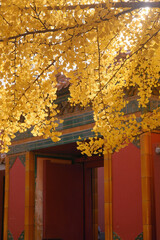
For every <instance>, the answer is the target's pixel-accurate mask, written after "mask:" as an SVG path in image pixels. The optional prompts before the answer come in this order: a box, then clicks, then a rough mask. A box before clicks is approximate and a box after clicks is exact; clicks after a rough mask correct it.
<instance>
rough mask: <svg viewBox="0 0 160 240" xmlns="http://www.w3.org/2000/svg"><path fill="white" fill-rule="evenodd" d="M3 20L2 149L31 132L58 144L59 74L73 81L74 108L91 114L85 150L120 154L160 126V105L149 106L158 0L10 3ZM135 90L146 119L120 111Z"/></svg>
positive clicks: (157, 65)
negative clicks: (92, 123)
mask: <svg viewBox="0 0 160 240" xmlns="http://www.w3.org/2000/svg"><path fill="white" fill-rule="evenodd" d="M0 18H1V20H0V79H1V88H0V113H1V118H0V129H1V135H0V140H1V141H2V143H3V145H2V149H1V151H2V152H4V151H7V150H8V145H10V143H11V139H12V138H14V137H15V133H16V132H17V131H20V132H24V131H26V130H27V129H28V128H31V127H33V130H32V133H33V135H34V136H41V135H44V136H45V137H47V138H48V137H51V138H52V140H53V141H57V140H59V136H60V133H58V132H57V131H56V127H57V126H58V121H59V120H58V118H57V110H56V104H55V100H56V97H57V96H56V92H57V82H56V78H55V75H56V74H57V73H58V72H63V74H65V75H66V77H69V78H70V79H71V80H70V83H71V85H70V102H71V104H73V105H75V104H80V105H81V106H83V107H86V106H88V105H91V106H92V109H93V112H94V120H95V126H94V128H93V131H94V132H95V135H96V137H95V138H93V139H92V138H91V139H90V140H89V142H86V143H84V142H79V149H81V150H82V152H83V153H86V154H88V155H91V154H93V153H96V154H97V153H102V152H103V151H106V150H110V151H112V150H113V149H117V150H118V149H120V148H121V147H122V146H125V145H126V144H128V143H129V142H130V141H133V140H134V138H135V137H136V136H138V135H140V134H141V133H143V132H145V131H151V130H152V129H156V128H157V127H159V116H160V113H159V108H157V109H155V111H153V112H149V111H147V105H148V103H149V99H150V98H151V95H152V91H153V88H158V87H159V72H160V54H159V52H160V44H159V41H160V2H158V1H153V2H149V3H147V2H130V1H128V2H127V1H126V2H110V1H109V2H104V1H102V0H99V1H91V0H90V1H89V0H88V1H87V0H79V1H77V0H72V1H67V0H61V1H59V0H52V1H51V0H43V1H42V0H23V1H21V0H7V1H2V2H1V6H0ZM131 87H135V88H136V89H137V96H138V97H137V101H138V103H139V107H140V110H143V111H141V113H140V116H139V117H141V121H137V119H136V116H135V115H134V114H131V115H130V116H125V115H124V113H123V111H122V109H123V108H124V107H125V106H126V105H127V102H128V99H127V98H126V91H125V90H126V89H130V88H131ZM124 89H125V90H124ZM145 109H146V110H145ZM99 135H101V136H102V138H98V136H99ZM103 139H105V142H106V144H105V146H106V148H105V149H104V140H103Z"/></svg>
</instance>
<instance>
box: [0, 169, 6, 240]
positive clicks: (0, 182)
mask: <svg viewBox="0 0 160 240" xmlns="http://www.w3.org/2000/svg"><path fill="white" fill-rule="evenodd" d="M4 175H5V171H4V170H2V171H0V240H2V239H3V238H2V228H3V222H2V219H3V205H4V202H3V197H4V192H3V184H4Z"/></svg>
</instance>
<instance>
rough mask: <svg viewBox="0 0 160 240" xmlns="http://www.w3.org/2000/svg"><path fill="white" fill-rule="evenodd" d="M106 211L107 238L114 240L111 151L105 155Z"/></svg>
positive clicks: (106, 239) (107, 239)
mask: <svg viewBox="0 0 160 240" xmlns="http://www.w3.org/2000/svg"><path fill="white" fill-rule="evenodd" d="M104 211H105V215H104V216H105V240H112V239H113V233H112V157H111V153H107V154H105V155H104Z"/></svg>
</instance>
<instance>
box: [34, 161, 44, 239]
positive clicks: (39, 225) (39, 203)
mask: <svg viewBox="0 0 160 240" xmlns="http://www.w3.org/2000/svg"><path fill="white" fill-rule="evenodd" d="M43 163H44V160H42V159H40V158H37V177H36V189H35V240H39V239H42V238H43Z"/></svg>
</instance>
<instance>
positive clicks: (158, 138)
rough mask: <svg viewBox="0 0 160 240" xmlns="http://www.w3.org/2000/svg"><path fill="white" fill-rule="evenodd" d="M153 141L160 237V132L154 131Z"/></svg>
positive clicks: (157, 222) (157, 223)
mask: <svg viewBox="0 0 160 240" xmlns="http://www.w3.org/2000/svg"><path fill="white" fill-rule="evenodd" d="M151 141H152V154H153V163H154V188H155V209H156V211H155V215H156V235H157V236H156V237H157V238H156V239H160V155H159V154H156V153H155V148H156V147H157V146H158V147H160V134H156V133H152V135H151Z"/></svg>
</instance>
